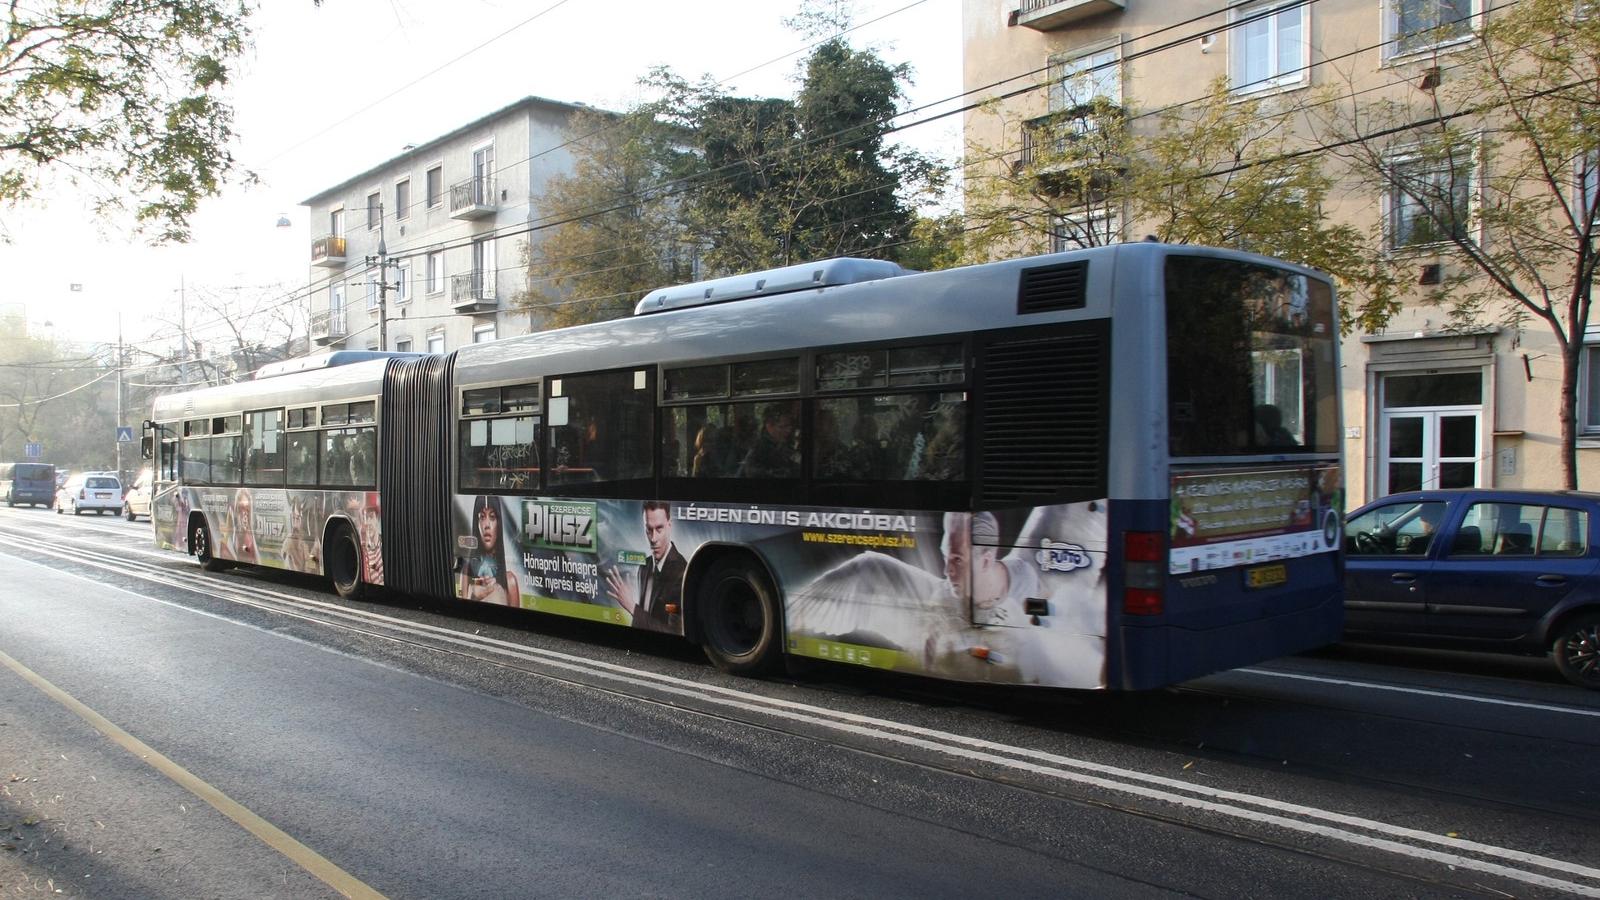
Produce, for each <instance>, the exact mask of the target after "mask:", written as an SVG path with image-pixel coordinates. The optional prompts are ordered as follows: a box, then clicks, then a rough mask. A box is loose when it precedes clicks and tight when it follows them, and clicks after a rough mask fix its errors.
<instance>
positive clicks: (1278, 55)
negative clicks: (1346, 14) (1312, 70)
mask: <svg viewBox="0 0 1600 900" xmlns="http://www.w3.org/2000/svg"><path fill="white" fill-rule="evenodd" d="M1309 10H1310V5H1309V4H1300V3H1290V2H1289V0H1271V2H1266V3H1256V4H1251V5H1249V6H1242V7H1239V8H1238V11H1237V13H1236V14H1235V16H1234V22H1235V23H1236V27H1235V28H1234V29H1233V31H1232V34H1231V36H1230V37H1229V48H1230V53H1229V57H1230V60H1229V62H1230V68H1231V73H1230V78H1231V80H1232V83H1233V89H1234V90H1235V91H1239V92H1249V91H1259V90H1265V89H1268V88H1277V87H1285V86H1288V85H1296V84H1304V83H1305V81H1306V73H1307V71H1308V70H1307V66H1308V65H1309V64H1310V59H1309V57H1308V53H1309V47H1310V45H1309V44H1308V43H1307V42H1306V34H1307V32H1308V30H1309V29H1308V28H1307V27H1306V26H1307V24H1308V23H1307V21H1306V19H1307V16H1308V15H1309Z"/></svg>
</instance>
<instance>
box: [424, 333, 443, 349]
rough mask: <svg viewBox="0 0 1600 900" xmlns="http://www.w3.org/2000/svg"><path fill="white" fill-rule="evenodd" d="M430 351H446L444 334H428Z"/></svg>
mask: <svg viewBox="0 0 1600 900" xmlns="http://www.w3.org/2000/svg"><path fill="white" fill-rule="evenodd" d="M428 352H429V353H443V352H444V335H442V334H430V335H428Z"/></svg>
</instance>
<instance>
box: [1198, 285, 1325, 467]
mask: <svg viewBox="0 0 1600 900" xmlns="http://www.w3.org/2000/svg"><path fill="white" fill-rule="evenodd" d="M1166 292H1167V402H1168V413H1169V422H1170V426H1169V442H1170V447H1171V452H1172V455H1173V456H1235V455H1248V454H1276V453H1303V452H1316V453H1335V452H1337V451H1338V448H1339V445H1338V438H1339V436H1338V434H1337V433H1336V432H1337V430H1338V424H1337V423H1338V420H1339V419H1338V410H1337V404H1338V402H1339V398H1338V396H1337V390H1336V384H1337V382H1336V381H1335V366H1336V363H1335V360H1336V358H1337V356H1336V354H1337V348H1336V346H1335V343H1334V341H1335V334H1334V321H1333V293H1332V291H1331V289H1330V288H1329V286H1328V285H1327V283H1325V282H1322V281H1319V280H1316V279H1313V278H1308V277H1306V276H1304V275H1301V274H1299V273H1298V272H1292V271H1288V270H1285V269H1277V268H1272V267H1270V266H1265V265H1260V264H1256V263H1248V262H1241V261H1238V260H1227V259H1215V258H1208V257H1201V256H1173V257H1171V258H1170V259H1168V261H1167V270H1166Z"/></svg>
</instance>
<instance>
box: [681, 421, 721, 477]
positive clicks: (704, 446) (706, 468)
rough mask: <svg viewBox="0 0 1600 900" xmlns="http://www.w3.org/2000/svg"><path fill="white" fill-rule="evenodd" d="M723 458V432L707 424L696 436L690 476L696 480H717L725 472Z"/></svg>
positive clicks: (701, 427)
mask: <svg viewBox="0 0 1600 900" xmlns="http://www.w3.org/2000/svg"><path fill="white" fill-rule="evenodd" d="M722 456H723V451H722V432H721V430H720V429H718V428H717V426H715V425H713V424H711V423H710V422H707V423H705V424H704V425H702V426H700V433H699V434H696V435H695V436H694V461H693V463H692V464H691V467H690V469H689V474H690V475H692V476H693V477H695V478H716V477H717V476H719V475H721V474H722V471H723V470H722Z"/></svg>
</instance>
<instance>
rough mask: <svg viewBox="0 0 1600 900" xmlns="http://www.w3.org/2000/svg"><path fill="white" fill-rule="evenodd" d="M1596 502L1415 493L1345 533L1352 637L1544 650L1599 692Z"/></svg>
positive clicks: (1534, 495) (1520, 494)
mask: <svg viewBox="0 0 1600 900" xmlns="http://www.w3.org/2000/svg"><path fill="white" fill-rule="evenodd" d="M1597 528H1600V494H1587V493H1579V492H1576V491H1554V492H1545V491H1500V490H1483V489H1469V490H1451V491H1415V492H1411V493H1405V494H1395V495H1393V496H1391V497H1384V498H1382V499H1380V500H1375V501H1373V502H1372V503H1369V504H1367V505H1366V506H1363V507H1361V508H1360V509H1358V510H1356V511H1355V512H1353V513H1351V514H1350V516H1349V518H1348V520H1347V522H1346V524H1345V551H1346V557H1345V636H1346V637H1347V638H1349V639H1351V640H1378V641H1383V642H1388V643H1410V644H1425V645H1429V646H1435V647H1438V646H1446V647H1449V646H1454V647H1460V648H1462V649H1474V650H1484V649H1487V650H1502V651H1508V652H1513V653H1527V654H1537V653H1544V652H1547V651H1548V652H1550V653H1551V654H1552V655H1553V656H1554V657H1555V663H1556V667H1557V668H1559V669H1560V670H1561V674H1562V675H1564V676H1566V677H1567V679H1568V680H1569V681H1571V682H1572V683H1574V684H1577V685H1581V686H1583V687H1586V688H1591V689H1595V690H1600V539H1597V532H1596V531H1595V529H1597Z"/></svg>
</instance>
